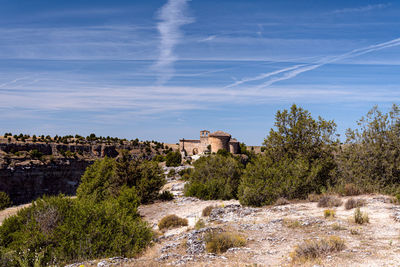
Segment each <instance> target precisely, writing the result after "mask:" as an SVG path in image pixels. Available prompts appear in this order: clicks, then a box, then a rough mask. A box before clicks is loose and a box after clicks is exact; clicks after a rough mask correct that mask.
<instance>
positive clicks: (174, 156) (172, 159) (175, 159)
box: [165, 151, 182, 167]
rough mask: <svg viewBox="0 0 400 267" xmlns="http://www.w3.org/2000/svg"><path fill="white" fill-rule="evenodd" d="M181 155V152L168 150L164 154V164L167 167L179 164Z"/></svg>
mask: <svg viewBox="0 0 400 267" xmlns="http://www.w3.org/2000/svg"><path fill="white" fill-rule="evenodd" d="M181 162H182V156H181V153H179V152H178V151H177V152H173V151H170V152H168V154H167V156H166V163H165V164H166V166H167V167H178V166H180V165H181Z"/></svg>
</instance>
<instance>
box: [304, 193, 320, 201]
mask: <svg viewBox="0 0 400 267" xmlns="http://www.w3.org/2000/svg"><path fill="white" fill-rule="evenodd" d="M320 198H321V195H318V194H309V195H308V197H307V199H308V201H310V202H318V201H319V199H320Z"/></svg>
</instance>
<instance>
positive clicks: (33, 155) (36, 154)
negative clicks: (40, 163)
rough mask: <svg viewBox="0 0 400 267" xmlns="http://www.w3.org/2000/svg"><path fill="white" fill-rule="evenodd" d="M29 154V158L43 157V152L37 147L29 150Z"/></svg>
mask: <svg viewBox="0 0 400 267" xmlns="http://www.w3.org/2000/svg"><path fill="white" fill-rule="evenodd" d="M29 155H30V156H31V158H33V159H40V158H42V157H43V153H42V152H39V151H38V150H37V149H33V150H31V151H30V152H29Z"/></svg>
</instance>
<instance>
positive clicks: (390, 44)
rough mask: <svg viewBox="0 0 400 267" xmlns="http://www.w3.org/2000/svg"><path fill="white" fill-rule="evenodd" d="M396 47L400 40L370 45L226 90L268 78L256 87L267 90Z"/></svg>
mask: <svg viewBox="0 0 400 267" xmlns="http://www.w3.org/2000/svg"><path fill="white" fill-rule="evenodd" d="M395 46H400V38H396V39H393V40H391V41H388V42H383V43H379V44H375V45H370V46H367V47H363V48H357V49H354V50H352V51H350V52H347V53H344V54H341V55H337V56H331V57H325V58H323V59H320V60H318V61H315V62H313V63H310V64H303V65H295V66H291V67H286V68H283V69H280V70H277V71H273V72H269V73H264V74H260V75H258V76H255V77H250V78H244V79H242V80H240V81H237V82H235V83H232V84H230V85H228V86H226V88H229V87H234V86H238V85H240V84H243V83H247V82H250V81H259V80H264V79H266V78H270V77H271V79H270V80H268V81H266V82H264V83H262V84H259V85H257V86H256V88H258V89H261V88H265V87H269V86H270V85H272V84H274V83H276V82H279V81H284V80H288V79H292V78H294V77H296V76H297V75H299V74H301V73H303V72H308V71H311V70H314V69H317V68H320V67H322V66H324V65H327V64H331V63H335V62H338V61H341V60H345V59H349V58H353V57H358V56H361V55H364V54H368V53H371V52H375V51H379V50H382V49H387V48H390V47H395ZM279 74H282V76H277V75H279Z"/></svg>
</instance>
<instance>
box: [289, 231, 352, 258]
mask: <svg viewBox="0 0 400 267" xmlns="http://www.w3.org/2000/svg"><path fill="white" fill-rule="evenodd" d="M344 248H345V242H344V241H343V240H342V239H341V238H339V237H337V236H331V237H329V238H324V239H321V240H308V241H305V242H304V243H303V244H301V245H299V246H297V247H296V248H295V250H294V252H293V255H292V258H293V260H295V261H296V260H310V259H316V258H319V257H322V256H325V255H328V254H329V253H332V252H338V251H341V250H343V249H344Z"/></svg>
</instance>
